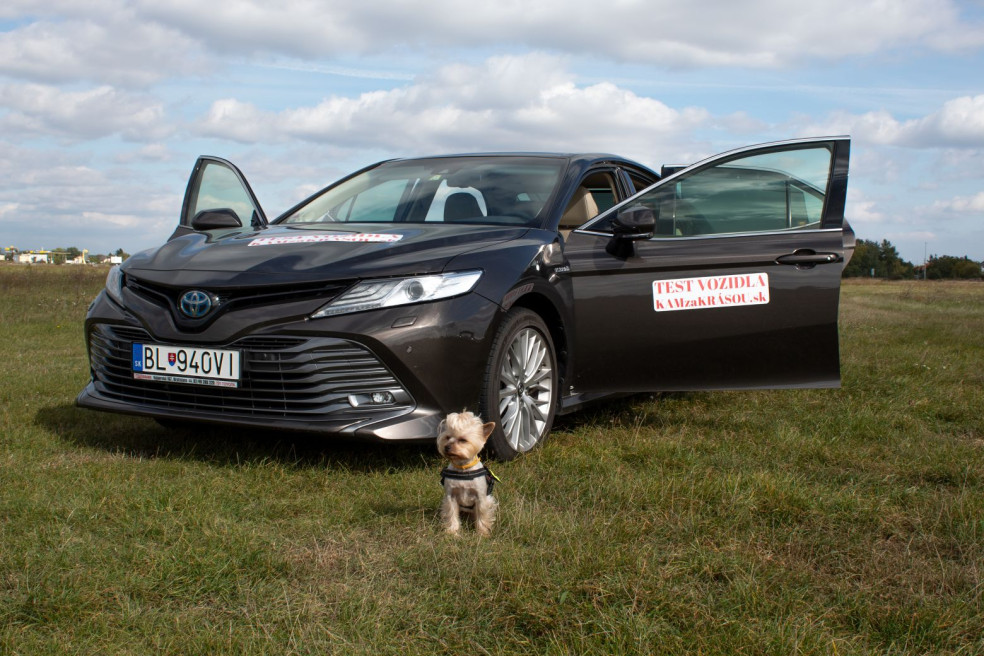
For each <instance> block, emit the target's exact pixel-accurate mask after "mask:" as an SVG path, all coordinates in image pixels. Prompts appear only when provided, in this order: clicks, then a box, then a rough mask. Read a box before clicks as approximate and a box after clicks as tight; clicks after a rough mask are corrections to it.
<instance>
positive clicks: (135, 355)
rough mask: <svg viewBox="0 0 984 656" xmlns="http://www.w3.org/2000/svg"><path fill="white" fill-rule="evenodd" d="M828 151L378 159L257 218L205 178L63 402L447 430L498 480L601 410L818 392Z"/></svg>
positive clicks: (831, 240)
mask: <svg viewBox="0 0 984 656" xmlns="http://www.w3.org/2000/svg"><path fill="white" fill-rule="evenodd" d="M849 150H850V140H849V139H848V138H847V137H827V138H817V139H800V140H795V141H787V142H781V143H772V144H765V145H760V146H752V147H748V148H741V149H738V150H734V151H730V152H727V153H724V154H722V155H718V156H715V157H712V158H709V159H706V160H703V161H701V162H698V163H696V164H693V165H690V166H668V167H664V168H663V169H662V170H661V171H659V172H656V171H653V170H650V169H648V168H646V167H644V166H642V165H640V164H637V163H635V162H632V161H629V160H626V159H623V158H620V157H616V156H612V155H603V154H575V155H571V154H480V155H454V156H440V157H426V158H417V159H396V160H389V161H385V162H381V163H378V164H375V165H373V166H369V167H367V168H365V169H363V170H360V171H357V172H356V173H354V174H352V175H350V176H348V177H346V178H344V179H342V180H340V181H338V182H335V183H334V184H331V185H330V186H328V187H326V188H324V189H323V190H321V191H319V192H317V193H315V194H314V195H313V196H311V197H310V198H308V199H306V200H304V201H303V202H301V203H300V204H298V205H297V206H295V207H292V208H290V209H288V210H287V211H285V212H283V213H282V214H280V215H279V216H277V217H276V218H274V219H272V220H271V219H268V218H267V216H266V214H265V213H264V212H263V210H262V208H261V206H260V204H259V202H257V199H256V197H255V196H254V194H253V192H252V190H251V188H250V186H249V185H248V184H247V182H246V180H245V178H244V177H243V175H242V173H241V172H240V171H239V169H237V168H236V167H235V166H234V165H232V164H231V163H230V162H227V161H225V160H222V159H219V158H214V157H202V158H199V160H198V162H197V163H196V165H195V167H194V169H193V171H192V175H191V179H190V180H189V183H188V188H187V191H186V194H185V199H184V205H183V208H182V211H181V217H180V221H179V224H178V226H177V228H176V230H175V231H174V233H173V234H172V235H171V237H170V238H169V239H168V240H167V242H166V243H164V244H163V245H162V246H160V247H157V248H154V249H151V250H148V251H145V252H142V253H139V254H137V255H134V256H133V257H130V258H129V259H128V260H127V261H126V262H125V263H124V264H123V265H121V266H118V267H114V268H113V269H111V270H110V272H109V275H108V277H107V280H106V288H105V290H104V291H102V292H101V293H100V294H99V296H98V297H97V298H96V300H95V301H93V303H92V305H91V306H90V308H89V311H88V315H87V317H86V321H85V338H86V343H87V347H88V354H89V362H90V372H91V381H90V382H89V384H88V385H87V386H86V387H85V389H84V390H83V391H82V392H81V394H80V395H79V397H78V404H79V405H80V406H83V407H86V408H92V409H96V410H104V411H111V412H120V413H130V414H137V415H143V416H148V417H153V418H156V419H158V420H159V421H161V422H162V423H164V424H165V425H171V424H173V423H174V422H186V423H189V424H194V423H211V424H224V425H240V426H254V427H266V428H271V429H282V430H299V431H313V432H318V433H323V434H326V435H338V436H349V437H353V438H361V439H372V440H378V441H397V440H427V439H433V437H434V435H435V431H436V428H437V425H438V422H439V421H440V419H441V417H442V416H443V415H444V414H445V413H447V412H450V411H460V410H462V409H466V408H467V409H470V410H475V411H477V412H480V413H481V415H482V416H483V417H484V418H486V420H490V421H494V422H495V423H496V428H495V431H494V433H493V435H492V437H491V438H490V440H489V444H488V448H489V450H490V451H491V452H492V454H493V455H494V456H496V457H498V458H501V459H509V458H512V457H515V456H516V455H517V454H519V453H522V452H525V451H528V450H529V449H531V448H533V447H535V446H536V445H538V444H539V443H541V442H542V441H543V439H544V438H545V437H546V435H547V434H548V433H549V431H550V428H551V425H552V422H553V420H554V417H555V415H557V414H558V413H567V412H571V411H573V410H575V409H577V408H579V407H581V406H582V405H584V404H585V403H587V402H589V401H593V400H596V399H601V398H605V397H611V396H613V395H619V394H627V393H634V392H643V391H647V392H649V391H667V390H708V389H739V388H747V389H751V388H793V387H835V386H838V385H839V384H840V369H839V355H838V340H837V313H838V299H839V291H840V287H839V286H840V276H841V270H842V268H843V266H844V265H845V263H846V262H847V260H849V259H850V256H851V253H852V251H853V248H854V233H853V231H852V230H851V228H850V226H849V225H848V223H847V222H846V221H845V219H844V203H845V197H846V190H847V173H848V159H849Z"/></svg>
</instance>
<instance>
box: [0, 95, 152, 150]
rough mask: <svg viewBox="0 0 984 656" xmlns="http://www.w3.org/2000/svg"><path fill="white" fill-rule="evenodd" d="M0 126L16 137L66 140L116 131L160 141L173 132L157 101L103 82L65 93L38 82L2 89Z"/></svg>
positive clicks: (95, 136)
mask: <svg viewBox="0 0 984 656" xmlns="http://www.w3.org/2000/svg"><path fill="white" fill-rule="evenodd" d="M0 107H5V108H6V109H7V110H8V112H7V113H6V115H4V116H2V117H0V128H3V130H4V131H5V132H6V133H8V134H10V135H13V134H16V135H18V136H19V137H24V136H26V135H51V136H56V137H63V138H66V139H69V140H75V139H98V138H101V137H106V136H109V135H114V134H116V135H120V136H121V137H123V138H124V139H127V140H131V141H147V140H154V139H160V138H162V137H164V136H166V135H167V134H169V133H170V132H171V127H170V126H169V125H168V124H167V122H166V120H165V112H164V107H163V105H162V104H161V102H160V101H159V100H157V99H156V98H153V97H151V96H148V95H145V94H132V93H127V92H124V91H119V90H117V89H114V88H112V87H108V86H101V87H96V88H94V89H87V90H84V91H65V90H62V89H60V88H58V87H54V86H48V85H42V84H10V85H5V86H3V87H0Z"/></svg>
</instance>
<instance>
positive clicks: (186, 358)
mask: <svg viewBox="0 0 984 656" xmlns="http://www.w3.org/2000/svg"><path fill="white" fill-rule="evenodd" d="M133 377H134V378H136V379H138V380H155V381H158V382H163V383H185V384H188V385H211V386H213V387H238V386H239V351H223V350H219V349H206V348H192V347H189V346H165V345H163V344H134V345H133Z"/></svg>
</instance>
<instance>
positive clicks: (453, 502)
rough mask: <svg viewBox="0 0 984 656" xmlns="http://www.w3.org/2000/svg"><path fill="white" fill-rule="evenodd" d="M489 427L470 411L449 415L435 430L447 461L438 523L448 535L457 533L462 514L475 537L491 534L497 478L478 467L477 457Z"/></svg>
mask: <svg viewBox="0 0 984 656" xmlns="http://www.w3.org/2000/svg"><path fill="white" fill-rule="evenodd" d="M493 428H495V423H494V422H489V423H487V424H483V423H482V420H481V419H480V418H478V417H476V416H475V415H474V414H472V413H471V412H461V413H457V412H452V413H451V414H449V415H448V416H447V418H445V419H444V421H442V422H441V424H440V426H439V427H438V434H437V450H438V452H440V454H441V455H442V456H444V457H445V458H447V459H448V460H449V461H450V464H449V465H448V466H447V467H446V468H444V469H443V470H442V471H441V485H443V486H444V500H443V501H442V502H441V520H442V522H443V524H444V530H445V531H447V532H448V533H451V534H457V533H458V531H459V530H460V529H461V516H462V515H466V516H469V517H471V518H472V519H473V520H474V523H475V530H476V531H477V532H478V534H479V535H489V533H491V531H492V525H493V524H495V512H496V510H497V509H498V507H499V502H498V501H496V500H495V497H493V496H492V486H493V484H494V483H495V481H497V480H499V479H498V478H496V476H495V474H493V473H492V472H491V471H490V470H489V469H488V468H487V467H484V466H483V465H482V461H481V460H479V459H478V454H479V452H480V451H481V450H482V447H483V446H485V441H486V440H488V439H489V435H491V434H492V429H493Z"/></svg>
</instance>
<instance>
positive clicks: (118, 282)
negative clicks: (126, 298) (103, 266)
mask: <svg viewBox="0 0 984 656" xmlns="http://www.w3.org/2000/svg"><path fill="white" fill-rule="evenodd" d="M122 289H123V272H122V271H121V270H120V265H119V264H117V265H115V266H113V268H111V269H110V270H109V273H108V274H106V293H107V294H109V297H110V298H111V299H113V300H114V301H116V302H117V303H119V304H120V305H123V295H122V294H121V290H122Z"/></svg>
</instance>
